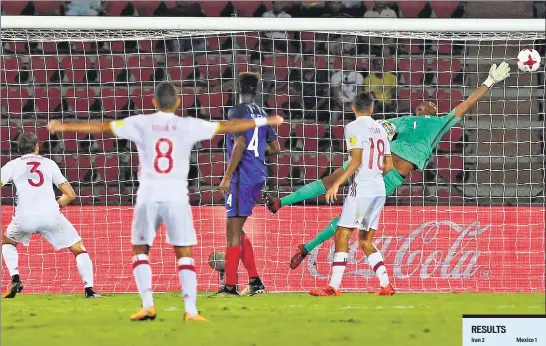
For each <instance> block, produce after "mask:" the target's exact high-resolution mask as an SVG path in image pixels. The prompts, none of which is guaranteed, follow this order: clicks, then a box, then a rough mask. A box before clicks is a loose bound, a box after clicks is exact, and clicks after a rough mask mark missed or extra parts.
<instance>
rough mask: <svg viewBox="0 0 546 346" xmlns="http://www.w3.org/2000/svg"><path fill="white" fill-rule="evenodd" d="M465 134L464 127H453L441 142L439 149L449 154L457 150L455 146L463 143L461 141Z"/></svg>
mask: <svg viewBox="0 0 546 346" xmlns="http://www.w3.org/2000/svg"><path fill="white" fill-rule="evenodd" d="M463 134H464V130H463V128H462V127H460V126H456V127H452V128H451V130H449V131H448V132H447V133H446V134H445V135H444V136H443V137H442V139H441V140H440V143H439V144H438V149H440V150H443V151H449V152H451V151H453V150H455V146H456V145H457V144H458V143H460V142H461V141H460V140H461V138H462V137H463Z"/></svg>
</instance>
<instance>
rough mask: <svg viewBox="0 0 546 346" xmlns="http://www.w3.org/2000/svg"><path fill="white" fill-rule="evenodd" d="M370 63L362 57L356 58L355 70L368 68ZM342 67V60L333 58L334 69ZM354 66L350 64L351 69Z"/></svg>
mask: <svg viewBox="0 0 546 346" xmlns="http://www.w3.org/2000/svg"><path fill="white" fill-rule="evenodd" d="M369 65H370V63H369V61H368V60H367V59H362V58H357V59H356V70H357V71H362V70H369V67H370V66H369ZM342 67H343V62H342V60H341V58H335V59H334V70H335V71H338V70H341V68H342ZM353 68H355V67H353V66H351V70H352V69H353Z"/></svg>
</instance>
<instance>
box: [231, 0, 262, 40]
mask: <svg viewBox="0 0 546 346" xmlns="http://www.w3.org/2000/svg"><path fill="white" fill-rule="evenodd" d="M246 2H249V3H251V2H252V1H241V3H246ZM259 40H260V34H259V33H258V32H248V33H246V35H237V43H238V44H239V47H240V49H241V50H244V49H247V50H254V49H255V48H256V46H257V45H258V41H259Z"/></svg>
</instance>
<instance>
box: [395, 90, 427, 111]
mask: <svg viewBox="0 0 546 346" xmlns="http://www.w3.org/2000/svg"><path fill="white" fill-rule="evenodd" d="M428 98H429V95H428V92H427V91H426V90H422V89H421V88H418V89H415V88H404V89H400V92H399V93H398V100H399V101H402V102H406V103H408V104H409V106H410V109H411V110H413V109H414V108H415V107H416V106H417V105H418V104H419V103H420V102H421V101H424V100H428Z"/></svg>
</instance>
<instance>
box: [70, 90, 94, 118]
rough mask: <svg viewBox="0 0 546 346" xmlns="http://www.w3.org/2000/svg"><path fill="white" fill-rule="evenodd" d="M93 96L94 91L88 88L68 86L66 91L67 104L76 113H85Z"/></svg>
mask: <svg viewBox="0 0 546 346" xmlns="http://www.w3.org/2000/svg"><path fill="white" fill-rule="evenodd" d="M94 98H95V92H94V91H93V89H90V88H68V90H67V91H66V100H67V102H68V105H69V106H70V108H71V109H72V110H73V111H74V112H76V113H87V112H88V111H89V105H90V104H91V102H92V101H93V99H94Z"/></svg>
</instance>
